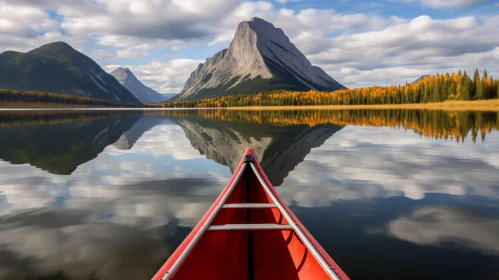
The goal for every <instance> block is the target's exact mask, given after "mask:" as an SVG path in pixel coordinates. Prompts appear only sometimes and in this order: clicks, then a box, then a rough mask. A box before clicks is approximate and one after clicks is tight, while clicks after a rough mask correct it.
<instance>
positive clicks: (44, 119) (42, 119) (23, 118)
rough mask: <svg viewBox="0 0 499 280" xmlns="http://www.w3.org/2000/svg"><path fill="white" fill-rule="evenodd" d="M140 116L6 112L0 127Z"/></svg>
mask: <svg viewBox="0 0 499 280" xmlns="http://www.w3.org/2000/svg"><path fill="white" fill-rule="evenodd" d="M125 114H126V115H132V114H134V115H142V112H137V111H131V112H126V111H76V110H75V111H46V110H40V111H6V112H1V113H0V127H9V126H18V125H30V126H31V125H41V124H63V123H84V122H91V121H94V120H97V119H103V118H108V117H120V116H123V115H125Z"/></svg>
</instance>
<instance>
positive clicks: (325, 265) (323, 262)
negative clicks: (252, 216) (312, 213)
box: [249, 162, 341, 280]
mask: <svg viewBox="0 0 499 280" xmlns="http://www.w3.org/2000/svg"><path fill="white" fill-rule="evenodd" d="M249 164H250V166H251V169H253V172H254V173H255V175H256V177H257V179H258V181H259V182H260V184H261V185H262V187H263V189H264V190H265V192H266V193H267V194H268V195H269V196H270V198H271V199H272V200H273V201H274V203H275V204H276V206H277V208H278V209H279V211H280V212H281V214H282V215H283V216H284V218H285V219H286V220H287V221H288V222H289V225H290V226H291V227H292V228H293V231H294V232H295V233H296V235H298V238H299V239H300V240H301V242H302V243H303V244H304V245H305V247H306V248H307V249H308V250H309V251H310V252H311V253H312V255H313V256H314V257H315V258H316V260H317V261H318V262H319V264H320V265H321V266H322V268H323V269H324V271H325V272H326V273H327V274H328V275H329V276H330V277H331V279H334V280H341V278H340V276H338V275H336V273H335V272H334V269H333V268H332V267H331V266H330V265H329V264H328V262H327V261H326V260H325V259H324V258H323V257H322V254H321V253H319V251H317V248H316V247H315V246H314V245H313V244H312V242H310V239H309V238H308V236H307V235H306V234H305V233H304V232H303V231H302V230H301V228H300V227H299V226H298V224H297V223H296V222H295V220H294V219H293V218H292V217H291V216H290V215H289V213H288V209H285V208H284V207H283V205H282V204H281V201H280V200H279V199H277V197H276V195H274V193H273V192H272V191H271V190H270V188H269V186H268V185H267V182H265V180H264V179H263V178H262V176H261V175H260V172H259V170H258V169H257V168H256V166H255V164H254V163H253V162H250V163H249Z"/></svg>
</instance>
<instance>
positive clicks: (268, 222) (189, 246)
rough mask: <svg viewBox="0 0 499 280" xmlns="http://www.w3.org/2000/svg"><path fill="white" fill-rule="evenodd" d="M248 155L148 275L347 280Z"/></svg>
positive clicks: (157, 278)
mask: <svg viewBox="0 0 499 280" xmlns="http://www.w3.org/2000/svg"><path fill="white" fill-rule="evenodd" d="M248 158H250V159H255V155H254V154H253V152H252V151H251V150H250V149H248V150H247V151H246V152H245V156H244V157H243V159H242V160H241V162H240V163H239V165H238V167H237V168H236V170H235V172H234V175H233V176H232V178H231V180H230V181H229V183H228V184H227V186H226V187H225V188H224V190H223V191H222V192H221V194H220V196H219V197H218V198H217V199H216V200H215V202H214V203H213V205H212V206H211V207H210V209H209V210H208V211H207V212H206V214H205V215H204V216H203V218H201V220H200V221H199V223H198V224H197V225H196V226H195V227H194V229H193V230H192V232H191V233H190V234H189V235H188V236H187V237H186V238H185V240H184V241H183V242H182V243H181V244H180V246H179V247H178V248H177V249H176V250H175V252H174V253H173V254H172V255H171V256H170V258H169V259H168V260H167V261H166V263H165V264H164V265H163V267H161V269H160V270H159V271H158V272H157V273H156V275H155V276H154V277H153V278H152V279H153V280H159V279H175V280H181V279H220V280H223V279H241V280H246V279H247V280H253V279H262V280H265V279H287V280H294V279H296V280H298V279H332V278H333V279H348V277H347V276H346V275H345V273H344V272H343V271H342V270H341V268H340V267H339V266H338V265H337V264H336V263H335V262H334V261H333V259H332V258H331V257H330V256H329V255H328V254H327V253H326V252H325V251H324V249H323V248H322V247H321V246H320V245H319V243H318V242H317V241H316V240H315V239H314V238H313V237H312V235H311V234H310V233H309V232H308V231H307V230H306V229H305V227H304V226H303V225H302V224H301V223H300V221H299V220H298V219H297V218H296V216H295V215H294V214H293V212H292V211H291V210H290V209H289V207H288V206H286V204H285V203H284V202H283V201H282V199H281V198H280V197H279V195H278V194H277V192H276V191H275V189H274V188H273V187H272V184H271V183H270V181H269V180H268V178H267V177H266V176H265V173H264V172H263V170H262V168H261V167H260V165H259V164H258V161H257V160H253V161H252V162H251V163H249V162H248V161H246V162H245V159H248ZM250 165H251V166H252V168H253V169H252V168H249V166H250ZM254 170H256V172H257V173H258V175H259V176H255V171H254ZM261 180H263V182H264V184H265V185H266V186H267V187H263V186H262V183H261ZM277 205H279V206H277ZM240 206H243V207H241V208H239V207H240ZM281 210H282V211H284V212H286V213H282V211H281ZM286 217H287V218H286ZM248 224H249V226H248ZM240 227H244V229H243V230H241V229H240ZM296 227H298V228H299V229H298V231H297V230H296ZM300 236H301V237H302V238H300ZM302 239H306V242H307V244H308V245H309V246H307V244H305V242H304V240H302ZM310 246H313V248H311V247H310ZM186 252H188V253H186ZM326 266H327V267H328V269H330V270H332V272H327V269H325V267H326ZM165 275H167V277H165ZM331 275H333V277H332V276H331Z"/></svg>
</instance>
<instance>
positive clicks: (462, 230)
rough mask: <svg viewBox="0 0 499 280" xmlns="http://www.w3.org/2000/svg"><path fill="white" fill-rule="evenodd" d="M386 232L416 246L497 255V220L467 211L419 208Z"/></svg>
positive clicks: (498, 221) (498, 222) (498, 242)
mask: <svg viewBox="0 0 499 280" xmlns="http://www.w3.org/2000/svg"><path fill="white" fill-rule="evenodd" d="M388 232H389V234H391V235H393V236H394V237H396V238H399V239H402V240H406V241H408V242H412V243H415V244H418V245H432V246H444V245H446V244H459V245H461V246H463V247H467V248H471V249H475V250H479V251H481V252H483V253H486V254H494V255H498V254H499V235H498V234H497V233H498V232H499V220H497V219H492V218H488V217H486V216H484V215H482V214H481V213H479V212H475V211H473V210H469V209H466V208H458V207H424V208H420V209H417V210H415V211H414V212H413V213H412V214H410V215H409V216H404V217H400V218H397V219H395V220H393V221H391V222H390V223H389V224H388Z"/></svg>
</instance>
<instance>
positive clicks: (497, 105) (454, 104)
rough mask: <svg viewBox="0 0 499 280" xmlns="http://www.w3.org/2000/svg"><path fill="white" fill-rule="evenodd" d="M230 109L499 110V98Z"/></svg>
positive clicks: (229, 108) (239, 108)
mask: <svg viewBox="0 0 499 280" xmlns="http://www.w3.org/2000/svg"><path fill="white" fill-rule="evenodd" d="M227 109H228V110H311V109H314V110H317V109H319V110H345V109H426V110H448V111H499V99H490V100H475V101H445V102H437V103H416V104H386V105H317V106H249V107H228V108H227Z"/></svg>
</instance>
